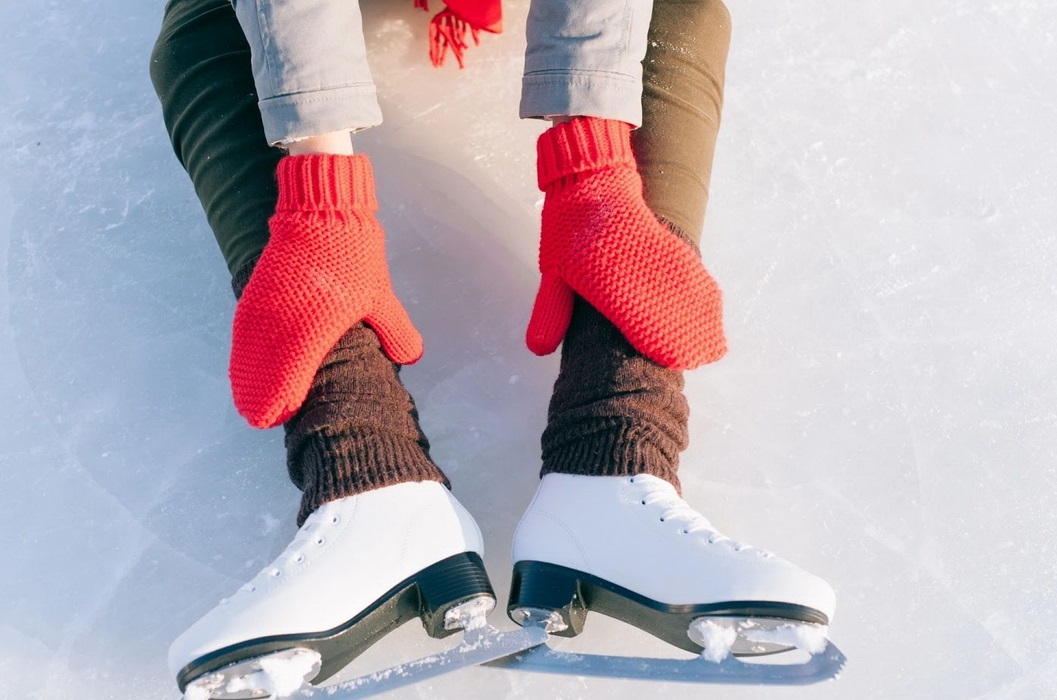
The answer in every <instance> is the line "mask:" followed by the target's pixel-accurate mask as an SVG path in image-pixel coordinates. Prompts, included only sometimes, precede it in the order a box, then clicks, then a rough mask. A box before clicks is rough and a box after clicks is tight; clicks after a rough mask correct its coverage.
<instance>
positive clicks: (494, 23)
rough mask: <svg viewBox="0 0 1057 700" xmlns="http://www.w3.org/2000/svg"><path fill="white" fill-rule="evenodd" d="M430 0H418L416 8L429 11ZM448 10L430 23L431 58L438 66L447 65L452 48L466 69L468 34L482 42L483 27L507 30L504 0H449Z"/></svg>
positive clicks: (460, 64)
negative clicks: (505, 28)
mask: <svg viewBox="0 0 1057 700" xmlns="http://www.w3.org/2000/svg"><path fill="white" fill-rule="evenodd" d="M426 3H427V0H415V7H421V8H422V9H423V10H429V7H428V6H427V4H426ZM445 4H447V6H448V7H447V9H445V10H444V11H442V12H440V13H438V14H437V15H436V16H435V17H434V18H433V19H432V20H431V21H430V23H429V60H430V61H432V62H433V65H434V66H438V67H439V66H441V65H443V64H444V58H445V56H447V55H448V50H449V49H450V50H451V52H452V54H454V55H455V60H456V61H458V62H459V68H462V66H463V63H462V56H463V54H464V53H465V52H466V49H467V48H469V44H467V43H466V34H467V32H469V34H470V36H471V37H473V43H474V44H475V45H476V44H478V43H480V42H479V40H478V34H479V33H480V32H481V31H482V30H483V31H486V32H492V33H493V34H498V33H500V32H501V31H503V8H502V7H501V5H500V0H445Z"/></svg>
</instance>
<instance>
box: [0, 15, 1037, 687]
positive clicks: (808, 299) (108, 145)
mask: <svg viewBox="0 0 1057 700" xmlns="http://www.w3.org/2000/svg"><path fill="white" fill-rule="evenodd" d="M728 4H729V6H730V9H731V12H732V15H733V22H734V42H733V47H732V53H731V58H730V64H729V70H728V76H727V101H726V106H725V111H724V123H723V127H722V130H721V133H720V143H719V151H718V154H717V158H716V164H715V171H714V174H713V183H712V197H711V202H710V205H709V218H708V222H707V223H706V227H705V232H704V243H703V254H704V256H705V260H706V263H707V265H708V267H709V269H710V271H711V272H712V273H713V275H714V276H715V277H716V278H717V279H718V280H719V282H720V284H721V286H722V287H723V290H724V295H725V303H726V328H727V332H728V338H729V342H730V353H729V355H728V356H727V357H726V358H725V359H724V360H723V361H721V362H720V363H718V364H716V365H714V366H710V367H706V368H703V369H701V370H698V371H695V372H693V373H691V374H689V375H688V377H687V391H688V393H689V396H690V401H691V407H692V417H691V421H692V424H691V447H690V449H689V450H688V451H687V452H686V453H685V455H684V459H683V467H682V470H681V477H682V480H683V486H684V495H685V496H686V498H687V500H688V501H690V502H691V503H692V504H693V505H695V506H696V507H697V508H698V509H700V510H701V511H702V512H703V513H704V514H705V515H706V516H707V517H708V518H709V519H710V520H711V521H712V522H713V523H715V524H716V526H717V527H718V528H719V529H721V530H722V531H724V532H726V533H728V534H730V535H731V536H732V537H734V538H736V539H738V540H741V541H745V542H748V543H752V544H753V545H756V546H759V547H763V548H766V549H768V550H771V551H774V552H776V553H778V554H779V555H781V556H783V557H785V558H788V559H790V560H792V561H794V562H796V563H798V564H800V565H801V566H803V567H805V568H807V569H809V570H811V571H813V572H815V573H817V574H819V575H821V576H823V577H824V578H826V579H827V580H828V581H829V582H830V583H831V584H832V585H833V587H834V588H835V590H836V592H837V601H838V605H837V614H836V617H835V619H834V620H833V624H832V625H831V626H830V635H831V637H832V639H833V640H834V641H835V642H836V643H837V645H838V646H840V647H841V649H842V650H843V651H844V652H845V654H847V656H848V659H849V661H848V666H847V669H846V670H845V672H844V674H843V675H842V677H841V678H840V679H839V680H838V681H836V682H832V683H826V684H823V685H819V686H812V687H807V688H793V689H785V688H751V687H743V688H742V687H739V688H714V687H713V688H709V689H707V690H705V691H702V690H699V689H695V688H691V687H686V686H676V685H671V686H658V685H652V686H651V685H649V684H642V683H621V682H613V681H600V680H595V679H576V678H568V677H546V676H539V675H530V674H523V675H518V674H514V673H510V672H506V671H498V670H494V669H474V670H470V671H467V672H464V673H460V674H456V675H451V676H448V677H444V678H441V679H438V680H436V681H431V682H429V683H428V684H425V685H423V686H420V687H417V688H412V689H407V690H405V691H402V692H400V693H397V694H396V696H395V697H398V698H460V699H461V698H481V699H482V700H483V699H485V698H489V699H492V698H507V697H513V698H563V699H573V698H607V699H610V698H612V699H613V700H631V699H633V698H634V699H638V698H641V697H664V698H668V699H670V700H678V699H680V698H691V697H700V696H701V695H702V694H703V693H704V692H707V693H708V694H709V695H710V696H711V695H713V694H716V693H719V694H720V695H721V696H722V697H724V698H733V699H735V700H741V699H757V698H791V697H810V698H840V699H845V698H863V699H866V698H877V699H881V698H883V699H886V700H887V699H891V698H900V699H903V698H922V699H929V700H936V699H947V698H952V699H953V698H959V699H960V698H987V699H993V700H999V699H1001V700H1036V699H1038V698H1044V697H1054V696H1055V695H1057V638H1055V635H1054V634H1053V628H1054V622H1055V620H1057V583H1055V582H1057V544H1055V543H1057V468H1055V459H1057V272H1055V270H1057V137H1055V136H1054V128H1053V124H1054V122H1055V120H1057V80H1054V78H1053V66H1054V65H1057V6H1055V5H1054V4H1053V3H1050V2H1023V1H1022V0H991V1H988V0H981V1H979V2H974V1H967V0H937V1H936V2H929V3H924V2H917V1H912V0H891V1H890V2H887V3H853V4H848V3H834V2H822V1H821V0H801V1H800V2H793V1H792V0H766V1H765V0H749V1H747V2H738V1H736V0H730V1H729V3H728ZM6 7H7V9H6V11H5V19H6V20H7V22H6V23H5V31H4V38H3V40H2V41H0V154H2V162H3V164H4V167H3V168H2V169H0V270H2V271H0V280H2V282H3V283H2V284H0V397H2V400H0V533H2V534H0V551H2V552H3V555H4V561H3V564H2V565H0V571H2V572H3V575H0V697H2V698H27V699H46V700H59V699H63V700H65V699H66V698H77V699H78V700H132V699H134V698H135V699H141V698H152V699H159V700H175V698H177V697H178V692H177V690H176V686H175V683H174V681H173V679H171V678H170V677H169V676H168V672H167V671H166V663H165V656H166V650H167V647H168V644H169V642H170V641H171V640H172V639H173V638H175V637H176V635H177V634H179V633H180V632H181V631H182V630H183V629H185V628H186V627H187V626H188V625H189V624H190V623H191V622H193V621H194V620H195V619H196V618H197V617H198V616H199V615H201V614H202V613H203V612H205V611H206V610H208V609H209V608H210V607H212V605H213V604H214V603H215V602H216V601H217V600H219V599H220V598H221V597H223V596H225V595H229V594H230V593H231V592H232V591H234V590H235V589H236V588H238V586H239V585H241V583H242V582H243V581H244V580H246V579H248V578H249V577H250V576H251V575H252V574H253V573H255V572H256V571H257V570H258V569H259V568H260V567H261V566H263V565H264V564H265V563H266V562H268V561H270V560H271V559H272V558H273V557H274V556H275V555H276V554H277V553H278V552H279V551H281V550H282V549H283V547H284V546H285V544H286V543H287V542H288V541H289V539H290V538H291V537H292V534H293V531H294V527H295V526H294V517H295V514H296V509H297V498H298V494H297V493H296V491H295V490H294V488H293V486H291V485H290V483H289V482H288V480H287V477H286V474H285V464H284V453H283V449H282V436H281V431H269V432H259V431H254V430H252V429H250V428H248V427H246V426H245V424H244V423H243V422H242V419H241V418H239V417H238V416H237V414H236V413H235V411H234V408H233V407H232V405H231V400H230V395H229V390H228V384H227V377H226V371H227V351H228V342H229V333H230V319H231V313H232V308H233V304H234V301H233V298H232V295H231V291H230V287H229V280H228V275H227V271H226V269H225V267H224V264H223V262H222V259H221V257H220V254H219V252H218V250H217V248H216V244H215V243H214V241H213V239H212V234H211V233H210V231H209V229H208V227H207V225H206V223H205V218H204V216H203V215H202V213H201V210H200V208H199V205H198V202H197V200H196V198H195V196H194V193H193V190H192V188H191V185H190V183H189V181H188V179H187V177H186V175H185V174H184V173H183V172H182V170H181V169H180V167H179V165H178V164H177V162H176V160H175V158H174V157H173V155H172V153H171V150H170V147H169V144H168V141H167V138H166V135H165V131H164V128H163V125H162V120H161V113H160V109H159V107H158V104H157V101H156V98H155V97H154V94H153V91H152V89H151V87H150V83H149V79H148V75H147V61H148V57H149V53H150V47H151V45H152V44H153V41H154V39H155V36H156V33H157V29H158V26H159V23H160V19H161V13H162V2H160V0H159V1H158V2H142V1H141V0H140V1H134V0H99V1H98V2H65V3H56V2H44V1H43V0H27V1H26V2H18V3H8V4H7V6H6ZM527 7H528V2H527V0H513V1H512V2H508V3H507V6H506V27H507V31H506V33H505V34H503V35H501V36H499V37H495V36H490V35H489V36H484V37H483V38H482V44H481V46H480V47H478V48H475V49H472V50H471V51H470V52H469V53H468V56H467V67H466V69H465V70H464V71H461V72H460V71H458V70H457V69H456V68H455V66H454V65H449V66H447V67H445V68H444V69H442V70H439V71H438V70H434V69H433V68H431V67H430V66H429V64H428V60H427V56H426V41H425V36H424V34H425V32H426V26H427V20H428V15H425V14H424V13H422V12H421V11H416V10H414V9H413V8H412V7H411V3H410V2H404V1H401V2H395V1H390V0H384V1H383V0H365V5H364V14H365V20H366V27H367V34H368V38H369V43H370V45H371V50H372V68H373V70H374V72H375V75H376V78H377V81H378V83H379V89H380V91H381V94H382V100H383V109H384V112H385V115H386V123H385V124H384V125H383V126H382V127H380V128H378V129H375V130H372V131H369V132H366V133H364V134H362V135H361V136H360V137H358V141H357V143H358V146H359V147H360V148H361V150H363V151H364V152H366V153H368V154H369V155H370V156H371V157H372V159H373V161H374V165H375V171H376V174H377V178H378V183H379V198H380V200H381V203H382V211H381V213H380V215H381V218H382V222H383V224H384V225H385V226H386V230H387V232H388V236H389V239H388V250H389V255H390V260H391V267H392V269H393V274H394V283H395V285H396V287H397V292H398V294H399V295H400V296H401V298H402V299H403V300H404V302H405V303H406V305H407V307H408V310H409V312H410V314H411V316H412V318H413V319H414V321H415V323H416V324H417V325H418V327H419V329H420V330H421V331H422V334H423V336H424V337H425V340H426V356H425V358H424V359H423V360H422V361H421V362H420V363H419V364H417V365H415V366H413V367H410V368H408V369H407V370H406V371H405V372H404V373H403V378H404V380H405V382H406V383H407V385H408V386H409V388H410V389H411V391H412V393H413V394H414V396H415V398H416V400H417V402H418V406H419V409H420V411H421V414H422V419H423V425H424V428H425V430H426V433H427V434H428V435H429V437H430V439H431V441H432V444H433V456H434V457H435V458H436V459H437V461H438V463H439V464H440V465H441V466H442V467H443V468H444V469H445V470H446V472H447V473H448V475H449V476H450V477H451V478H452V480H453V482H454V486H455V491H456V493H457V495H458V497H459V499H460V500H461V501H462V503H463V504H465V505H466V506H467V507H468V508H469V509H470V510H471V511H472V512H473V513H474V515H475V516H476V517H477V519H478V521H479V522H480V524H481V526H482V529H483V530H484V532H485V533H486V539H487V542H486V546H487V552H486V555H487V557H486V563H487V565H488V567H489V571H490V573H491V575H492V577H493V584H494V585H495V587H496V590H497V592H499V593H500V595H501V596H504V597H505V594H506V590H507V588H508V586H509V582H510V566H509V543H510V538H511V536H512V533H513V529H514V527H515V525H516V522H517V519H518V517H519V516H520V513H521V511H522V510H523V508H524V507H525V505H526V504H527V502H528V499H529V498H530V497H531V494H532V493H533V490H534V485H535V480H536V472H537V469H538V459H539V434H540V431H541V430H542V428H543V422H544V418H545V412H546V404H547V399H548V396H549V390H550V385H551V382H552V381H553V378H554V376H555V373H556V370H557V358H556V357H549V358H546V359H539V358H536V357H535V356H533V355H531V354H530V353H529V352H528V351H527V350H526V349H525V348H524V344H523V340H522V336H523V332H524V324H525V322H526V321H527V319H528V313H529V309H530V305H531V303H532V299H533V294H534V292H535V287H534V285H535V283H536V276H537V273H536V267H535V257H536V237H537V228H536V227H537V219H538V216H539V205H540V201H541V196H540V193H539V192H538V191H537V190H536V187H535V171H534V157H535V154H534V139H535V137H536V135H537V134H538V133H539V131H540V129H541V128H542V127H541V125H540V124H539V123H536V122H519V121H518V120H517V118H516V115H517V101H518V96H519V89H520V73H521V66H522V51H523V48H524V39H523V31H522V29H521V27H523V23H524V16H525V14H526V12H527ZM504 606H505V601H501V605H500V608H503V607H504ZM490 621H491V622H492V623H493V624H496V625H498V626H499V627H501V628H503V629H510V628H512V627H513V623H511V622H510V621H509V620H507V619H505V617H504V616H503V615H502V611H501V610H500V611H497V612H496V613H494V614H493V615H492V617H491V618H490ZM556 646H558V647H560V648H562V649H565V650H579V651H594V652H598V653H610V654H612V653H635V654H647V655H665V654H671V653H673V652H672V651H671V650H669V649H668V648H666V647H665V646H664V645H663V644H660V643H658V642H656V641H655V640H653V639H652V638H649V637H647V636H646V635H644V634H641V633H638V632H637V631H634V630H630V629H628V628H625V627H623V626H621V625H619V624H617V623H615V622H611V621H609V620H606V619H604V618H602V617H599V616H593V617H591V618H589V620H588V624H587V631H586V633H585V634H584V635H583V636H582V637H581V638H578V639H575V640H562V641H560V642H556ZM439 650H440V647H439V646H438V645H437V643H436V642H433V641H432V640H429V639H428V638H427V637H426V636H425V634H424V633H423V632H422V630H421V629H416V628H415V627H414V626H413V625H408V626H406V627H404V628H402V629H401V630H399V631H398V632H396V633H395V634H393V635H391V636H390V637H388V638H387V639H386V640H385V641H383V642H382V643H381V644H379V645H378V646H376V647H375V648H373V649H371V650H370V651H369V652H368V653H367V654H366V655H365V656H364V657H362V658H361V659H360V660H359V661H358V662H357V663H356V664H355V665H354V668H353V669H350V673H353V674H361V673H365V672H369V671H371V670H372V669H377V668H381V667H385V666H389V665H391V664H394V663H398V662H400V661H403V660H408V659H411V658H414V657H417V656H423V655H426V654H429V653H433V652H435V651H439ZM339 679H340V678H339Z"/></svg>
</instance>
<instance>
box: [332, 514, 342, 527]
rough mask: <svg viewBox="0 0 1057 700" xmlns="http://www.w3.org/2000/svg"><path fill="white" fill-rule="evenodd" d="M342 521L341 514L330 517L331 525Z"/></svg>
mask: <svg viewBox="0 0 1057 700" xmlns="http://www.w3.org/2000/svg"><path fill="white" fill-rule="evenodd" d="M340 522H341V517H340V516H337V515H334V516H331V518H330V524H331V525H337V524H338V523H340Z"/></svg>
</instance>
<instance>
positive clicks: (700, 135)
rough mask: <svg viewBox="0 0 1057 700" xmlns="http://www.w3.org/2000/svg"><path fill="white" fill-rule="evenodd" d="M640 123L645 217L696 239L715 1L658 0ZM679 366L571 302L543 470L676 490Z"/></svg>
mask: <svg viewBox="0 0 1057 700" xmlns="http://www.w3.org/2000/svg"><path fill="white" fill-rule="evenodd" d="M649 36H650V42H649V48H648V49H647V51H646V57H645V61H644V63H643V65H644V68H645V69H644V86H643V95H642V112H643V123H642V127H641V128H639V129H636V130H635V131H633V132H632V135H631V143H632V147H633V148H634V152H635V160H636V162H637V164H638V169H639V172H640V174H641V176H642V182H643V194H644V196H645V199H646V202H647V204H649V206H650V209H651V210H652V211H653V213H654V214H655V215H656V216H657V217H658V218H660V219H661V220H662V221H664V222H666V223H667V224H668V226H669V228H671V229H672V230H673V231H674V232H676V233H677V234H678V235H679V236H680V237H682V238H684V239H689V240H691V241H693V242H694V243H695V244H696V243H697V242H698V241H700V238H701V231H702V228H703V226H704V220H705V206H706V204H707V201H708V186H709V181H710V179H711V174H712V158H713V154H714V152H715V145H716V139H717V136H718V133H719V122H720V113H721V111H722V105H723V84H724V75H725V69H726V59H727V51H728V48H729V45H730V16H729V14H728V13H727V10H726V7H725V6H724V5H723V3H722V2H720V1H719V0H703V1H702V0H655V9H654V13H653V19H652V21H651V25H650V34H649ZM682 389H683V377H682V373H681V372H679V371H676V370H672V369H667V368H664V367H661V366H659V365H657V364H656V363H654V362H651V361H650V360H649V359H647V358H646V357H644V356H643V355H642V354H641V353H639V352H637V351H635V349H634V348H633V347H631V345H630V344H629V343H628V341H627V340H626V339H625V338H624V336H623V335H621V333H620V331H618V330H617V329H616V328H615V327H614V326H613V324H612V323H611V322H610V321H608V320H607V319H606V318H605V317H604V316H603V315H602V314H601V313H599V312H598V311H597V310H596V309H594V308H593V307H592V306H591V305H590V304H588V303H586V302H584V301H583V299H580V298H577V301H576V304H575V307H574V311H573V317H572V321H571V323H570V325H569V330H568V332H567V333H566V335H565V338H564V341H563V343H562V360H561V369H560V371H559V374H558V379H557V381H556V383H555V387H554V393H553V395H552V398H551V406H550V411H549V419H548V423H547V428H546V430H545V432H544V434H543V469H542V473H543V474H547V473H550V472H562V473H568V474H606V475H633V474H653V475H654V476H658V477H660V478H662V479H665V480H666V481H668V482H670V483H672V484H673V485H675V486H676V487H677V488H678V485H679V481H678V477H677V475H676V470H677V468H678V464H679V453H680V452H682V451H683V450H684V449H686V446H687V440H688V435H687V422H688V418H689V407H688V405H687V402H686V399H685V397H684V396H683V393H682Z"/></svg>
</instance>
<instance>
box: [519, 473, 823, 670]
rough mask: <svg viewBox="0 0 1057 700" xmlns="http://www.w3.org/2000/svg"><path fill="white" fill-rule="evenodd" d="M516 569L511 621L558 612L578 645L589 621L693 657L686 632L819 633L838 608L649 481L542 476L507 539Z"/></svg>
mask: <svg viewBox="0 0 1057 700" xmlns="http://www.w3.org/2000/svg"><path fill="white" fill-rule="evenodd" d="M513 560H514V576H513V581H512V586H511V594H510V603H509V606H508V613H509V614H510V615H511V617H512V618H513V619H514V620H515V621H520V618H523V617H524V616H525V615H527V614H528V613H527V612H526V611H528V610H534V611H540V610H543V611H556V612H557V613H558V614H560V615H561V620H560V621H557V620H555V622H556V624H555V628H556V629H557V628H561V627H562V626H564V627H565V629H564V630H561V631H557V634H560V635H563V636H574V635H576V634H579V633H580V632H581V631H582V630H583V625H584V619H585V617H586V615H587V612H588V610H594V611H597V612H601V613H603V614H605V615H608V616H610V617H614V618H617V619H620V620H623V621H625V622H628V623H630V624H633V625H635V626H636V627H639V628H641V629H644V630H645V631H647V632H649V633H651V634H653V635H655V636H657V637H659V638H661V639H663V640H665V641H667V642H669V643H670V644H673V645H675V646H677V647H679V648H682V649H686V650H687V651H693V652H700V651H701V650H702V644H700V643H699V638H697V639H698V641H695V640H694V639H691V634H693V633H692V632H691V631H690V628H691V626H692V623H693V622H694V620H697V619H699V618H705V617H708V618H710V619H716V618H718V619H723V618H730V619H734V618H738V619H745V618H751V619H759V620H778V621H783V622H785V623H788V622H790V621H792V622H795V623H810V624H812V625H822V626H824V625H828V624H829V620H830V618H831V617H832V616H833V611H834V607H835V605H836V601H835V596H834V594H833V589H832V588H830V586H829V584H827V583H826V582H825V581H823V580H822V579H820V578H818V577H817V576H814V575H812V574H809V573H807V572H806V571H804V570H802V569H800V568H798V567H796V566H794V565H793V564H790V563H789V562H787V561H785V560H783V559H780V558H779V557H777V556H775V555H773V554H771V553H770V552H766V551H764V550H761V549H756V548H753V547H749V546H746V545H743V544H740V543H738V542H735V541H734V540H732V539H730V538H729V537H726V536H724V535H722V534H720V533H719V532H717V531H716V530H715V529H714V528H713V527H712V525H711V524H710V523H709V522H708V521H707V520H706V519H705V518H704V517H703V516H701V515H700V514H699V513H697V512H696V511H695V510H694V509H693V508H691V507H690V506H689V505H688V504H687V503H686V502H685V501H684V500H683V499H682V498H680V497H679V495H678V494H677V493H676V491H675V488H674V487H672V485H671V484H669V483H668V482H666V481H664V480H663V479H659V478H657V477H654V476H648V475H640V476H633V477H623V476H574V475H569V474H547V475H545V476H544V477H543V480H542V481H541V483H540V486H539V490H538V491H537V492H536V497H535V498H534V499H533V501H532V503H531V504H530V505H529V507H528V510H527V511H526V513H525V515H524V517H523V518H522V519H521V523H520V524H519V525H518V528H517V531H516V532H515V534H514V544H513ZM750 624H752V623H750ZM788 648H789V647H788V646H784V647H775V646H773V645H769V646H759V645H756V646H755V647H754V646H752V645H746V646H740V647H739V646H738V645H735V646H734V649H733V652H734V653H735V654H739V655H742V654H744V655H751V654H754V653H774V652H776V651H783V650H785V649H788Z"/></svg>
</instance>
